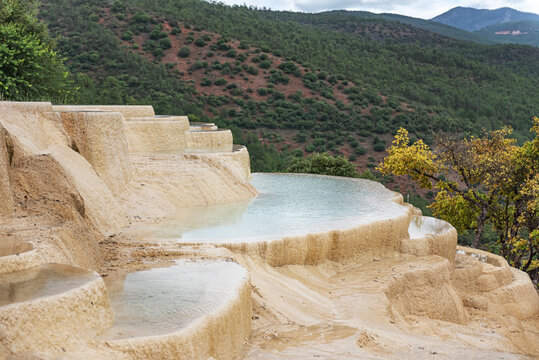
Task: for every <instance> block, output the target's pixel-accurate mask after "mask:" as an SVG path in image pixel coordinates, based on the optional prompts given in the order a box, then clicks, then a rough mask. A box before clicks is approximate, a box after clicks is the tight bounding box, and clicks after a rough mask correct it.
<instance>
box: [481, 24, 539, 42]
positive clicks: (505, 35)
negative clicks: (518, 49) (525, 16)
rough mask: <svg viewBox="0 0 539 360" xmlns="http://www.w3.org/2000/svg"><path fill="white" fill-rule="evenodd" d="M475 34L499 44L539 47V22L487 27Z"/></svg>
mask: <svg viewBox="0 0 539 360" xmlns="http://www.w3.org/2000/svg"><path fill="white" fill-rule="evenodd" d="M474 34H479V35H481V36H482V37H485V38H487V39H490V40H492V41H494V42H497V43H511V44H526V45H533V46H536V47H539V21H534V20H520V21H511V22H507V23H501V24H495V25H490V26H487V27H485V28H483V29H481V30H479V31H476V32H475V33H474Z"/></svg>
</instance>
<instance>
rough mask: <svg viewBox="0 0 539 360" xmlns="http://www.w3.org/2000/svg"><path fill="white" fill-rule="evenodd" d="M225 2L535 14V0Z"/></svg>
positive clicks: (538, 1) (421, 13) (229, 0)
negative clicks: (504, 9) (461, 8)
mask: <svg viewBox="0 0 539 360" xmlns="http://www.w3.org/2000/svg"><path fill="white" fill-rule="evenodd" d="M218 2H223V3H225V4H229V5H232V4H238V5H244V4H245V5H253V6H256V7H259V8H262V7H266V8H271V9H272V10H292V11H302V12H320V11H325V10H339V9H345V10H363V11H370V12H374V13H381V12H388V13H394V14H401V15H407V16H413V17H418V18H423V19H430V18H433V17H435V16H436V15H440V14H442V13H444V12H446V11H447V10H449V9H452V8H454V7H455V6H466V7H474V8H477V9H498V8H501V7H511V8H513V9H516V10H520V11H525V12H533V13H536V14H539V0H282V1H279V0H268V1H261V0H220V1H218Z"/></svg>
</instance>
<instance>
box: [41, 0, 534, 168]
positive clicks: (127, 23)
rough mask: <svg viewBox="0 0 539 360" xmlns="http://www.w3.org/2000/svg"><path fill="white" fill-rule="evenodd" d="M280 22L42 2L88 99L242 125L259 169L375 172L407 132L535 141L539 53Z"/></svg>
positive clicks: (125, 5) (255, 14)
mask: <svg viewBox="0 0 539 360" xmlns="http://www.w3.org/2000/svg"><path fill="white" fill-rule="evenodd" d="M281 15H282V14H280V13H272V12H269V11H259V10H256V9H250V8H247V7H244V6H235V7H228V6H225V5H222V4H211V3H207V2H203V1H196V0H175V1H169V0H160V1H149V0H130V1H120V0H117V1H114V2H113V1H109V0H89V1H68V0H44V1H43V5H42V7H41V11H40V16H41V17H42V18H43V19H44V20H46V21H47V22H48V23H49V28H50V31H51V33H52V34H53V35H54V36H58V37H59V41H58V46H59V49H60V50H61V52H62V55H63V56H65V57H66V58H67V65H68V66H69V67H70V69H71V71H72V72H73V73H74V74H76V76H75V80H76V82H77V84H78V86H79V87H80V89H79V102H81V103H82V102H86V103H87V102H95V103H132V104H142V103H144V104H152V105H154V106H155V108H156V111H157V112H159V113H163V114H167V113H176V114H182V113H185V114H192V115H191V118H192V119H193V120H196V119H203V120H211V121H214V122H217V123H218V124H219V125H221V126H226V127H230V128H231V129H233V132H234V134H235V136H236V141H238V142H241V143H244V144H248V145H249V147H250V148H249V150H250V152H251V155H252V159H253V169H254V170H258V171H260V170H263V171H273V170H282V169H283V168H284V167H285V166H286V163H287V161H288V160H287V159H289V158H290V157H292V156H303V155H305V154H308V153H310V152H314V151H318V152H323V151H328V152H330V153H333V154H335V155H339V154H343V155H345V156H347V157H349V158H350V159H351V160H352V161H354V162H355V163H356V164H358V165H359V166H360V168H361V169H362V170H363V169H366V168H369V167H373V166H374V164H375V163H377V162H378V161H379V160H380V158H381V157H382V156H383V150H384V147H385V145H384V142H386V143H387V141H389V139H390V138H391V134H392V133H393V132H394V131H396V129H398V128H399V127H400V126H403V127H406V128H408V129H409V130H410V131H411V133H412V134H413V136H414V137H416V138H424V139H426V140H427V141H429V140H430V139H431V136H432V135H431V131H439V130H445V131H450V132H466V131H468V132H471V133H479V132H480V131H481V129H482V128H488V129H491V128H499V127H501V126H502V125H504V124H509V125H512V126H513V127H514V128H516V134H517V136H518V137H520V138H527V137H528V136H529V134H528V129H529V122H530V120H529V119H530V117H531V116H532V115H533V114H536V113H538V112H539V94H538V92H537V91H535V89H537V88H538V86H539V80H538V78H539V76H538V75H539V56H538V54H539V53H538V52H537V51H536V50H538V49H535V48H531V47H522V46H516V45H507V46H506V45H497V46H486V45H479V44H473V43H469V42H461V41H457V40H453V39H448V38H446V37H441V36H439V35H437V34H433V33H428V32H426V31H424V30H421V29H415V30H414V29H412V28H411V27H410V26H409V25H405V24H403V26H406V28H402V29H408V30H406V31H412V30H413V31H415V32H416V33H417V34H418V36H417V41H414V42H410V41H402V37H399V36H400V35H399V36H397V35H398V34H397V32H395V29H396V28H395V24H396V23H395V22H389V21H386V20H377V21H378V23H376V22H375V20H368V23H369V24H370V23H371V22H372V24H374V26H375V27H374V28H373V29H372V31H371V30H369V31H371V32H372V34H373V35H375V33H376V32H380V33H384V36H382V37H383V39H377V36H358V35H357V34H353V33H349V32H346V31H342V30H341V29H338V30H337V29H335V30H328V27H327V26H315V25H313V24H305V23H300V22H298V21H294V20H292V19H288V20H287V21H283V20H281V19H279V17H280V16H281ZM324 21H325V20H324ZM398 26H400V25H398ZM397 29H398V28H397ZM399 31H400V30H399ZM392 34H393V35H392Z"/></svg>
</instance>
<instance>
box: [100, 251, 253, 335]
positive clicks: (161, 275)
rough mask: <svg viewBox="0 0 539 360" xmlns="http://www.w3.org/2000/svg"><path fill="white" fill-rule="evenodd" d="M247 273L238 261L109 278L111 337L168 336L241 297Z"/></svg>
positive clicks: (182, 264) (180, 264) (184, 264)
mask: <svg viewBox="0 0 539 360" xmlns="http://www.w3.org/2000/svg"><path fill="white" fill-rule="evenodd" d="M247 276H248V274H247V271H246V270H245V269H244V268H243V267H241V266H240V265H238V264H236V263H234V262H227V261H214V262H187V261H178V262H177V265H174V266H170V267H165V268H156V269H151V270H146V271H138V272H135V273H131V274H128V275H127V276H123V277H118V276H111V277H109V278H105V283H106V284H107V290H108V292H109V296H110V298H111V304H112V307H113V309H114V314H115V320H114V325H113V327H112V328H111V329H109V330H108V331H107V332H106V333H105V334H104V335H103V337H104V338H108V339H125V338H130V337H138V336H151V335H163V334H167V333H171V332H175V331H178V330H181V329H182V328H184V327H186V326H187V325H189V324H191V323H192V322H193V321H195V320H196V319H198V318H200V317H202V316H204V315H207V314H209V313H212V312H214V311H216V310H217V309H219V307H220V306H222V305H224V304H225V303H226V302H227V301H228V300H229V299H230V298H231V297H233V296H234V294H236V292H237V290H238V289H239V285H240V284H241V283H242V282H243V280H244V279H246V278H247Z"/></svg>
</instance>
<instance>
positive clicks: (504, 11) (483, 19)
mask: <svg viewBox="0 0 539 360" xmlns="http://www.w3.org/2000/svg"><path fill="white" fill-rule="evenodd" d="M431 20H433V21H436V22H439V23H442V24H446V25H449V26H453V27H456V28H459V29H463V30H467V31H476V30H481V29H483V28H485V27H487V26H490V25H495V24H500V23H507V22H511V21H520V20H536V21H539V15H537V14H533V13H526V12H522V11H518V10H515V9H511V8H508V7H503V8H499V9H496V10H487V9H474V8H468V7H462V6H457V7H455V8H453V9H451V10H449V11H446V12H445V13H443V14H441V15H438V16H436V17H434V18H432V19H431Z"/></svg>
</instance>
